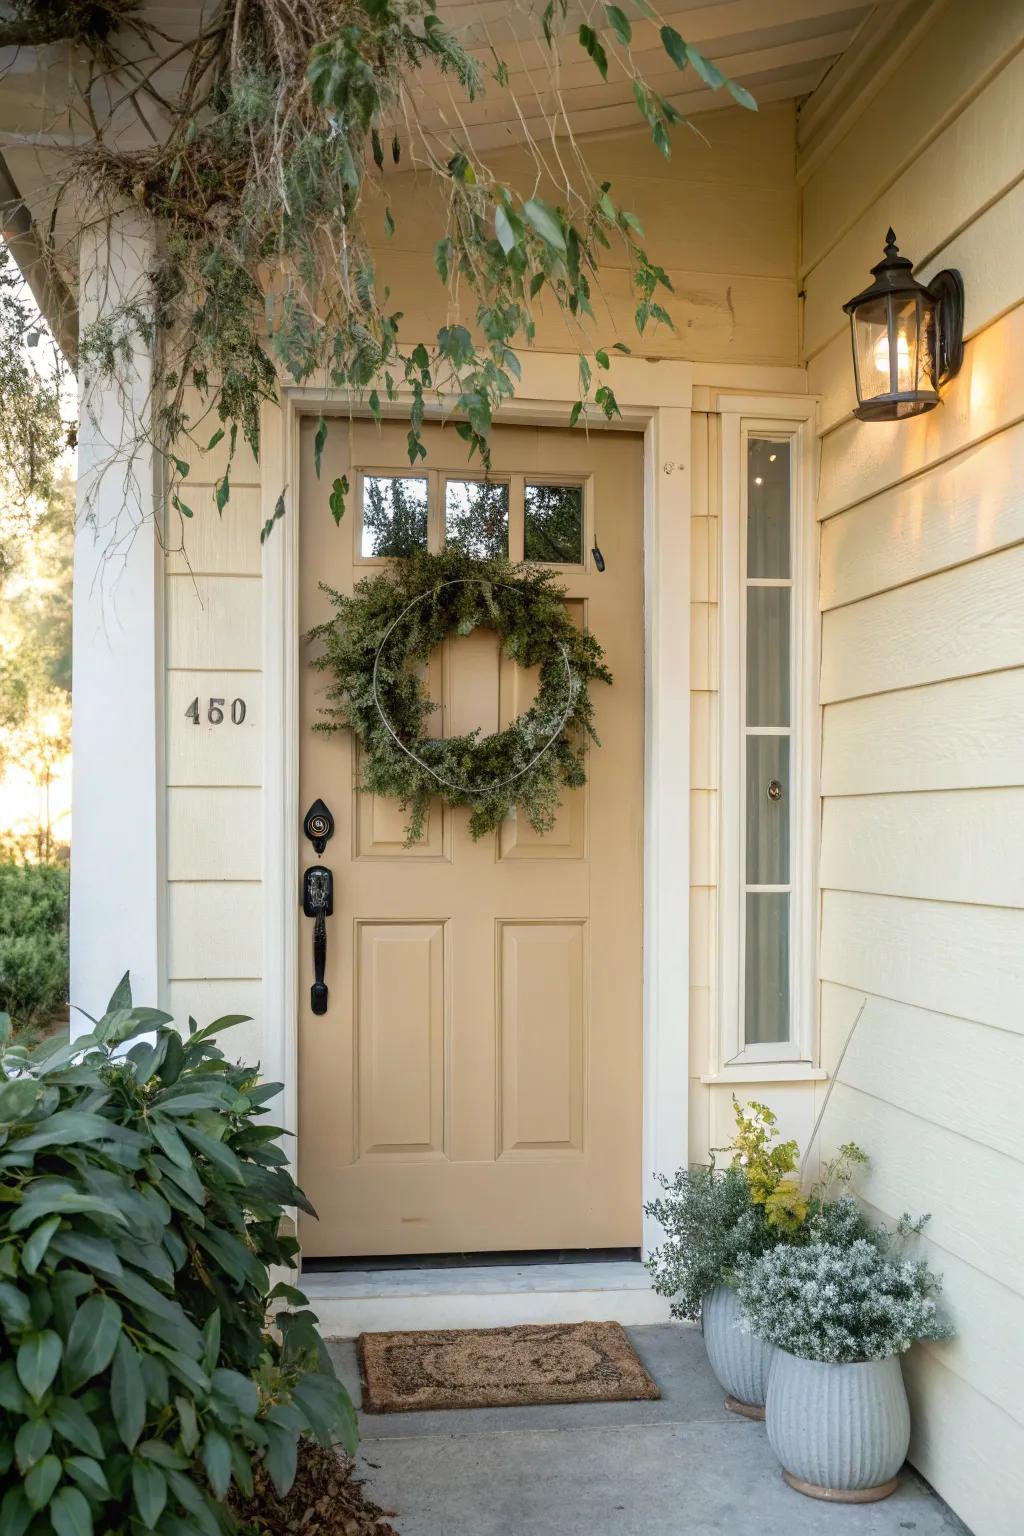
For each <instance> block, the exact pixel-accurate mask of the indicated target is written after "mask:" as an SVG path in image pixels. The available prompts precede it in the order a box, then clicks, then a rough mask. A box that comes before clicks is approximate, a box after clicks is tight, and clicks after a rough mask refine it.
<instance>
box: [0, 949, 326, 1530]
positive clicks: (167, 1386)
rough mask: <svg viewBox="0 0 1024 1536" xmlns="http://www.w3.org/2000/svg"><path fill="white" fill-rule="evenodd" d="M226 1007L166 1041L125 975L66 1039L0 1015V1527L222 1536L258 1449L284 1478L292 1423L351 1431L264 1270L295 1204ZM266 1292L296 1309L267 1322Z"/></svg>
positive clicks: (308, 1341) (309, 1323)
mask: <svg viewBox="0 0 1024 1536" xmlns="http://www.w3.org/2000/svg"><path fill="white" fill-rule="evenodd" d="M236 1022H239V1020H238V1019H236V1018H224V1019H219V1020H218V1021H217V1022H216V1023H214V1024H211V1025H210V1026H209V1027H208V1028H206V1029H199V1028H197V1027H196V1025H195V1023H194V1021H192V1020H190V1021H189V1033H188V1035H187V1036H186V1037H185V1038H182V1037H181V1036H180V1035H179V1034H178V1032H177V1031H176V1030H175V1029H173V1028H172V1027H170V1020H169V1019H168V1016H167V1015H166V1014H162V1013H158V1012H157V1011H155V1010H153V1009H147V1008H136V1007H133V1006H132V1002H131V995H130V991H129V990H128V988H127V978H126V979H125V982H124V983H122V986H121V987H120V988H119V989H118V993H116V994H115V996H114V998H113V999H112V1000H111V1006H110V1009H109V1011H108V1012H107V1014H106V1015H105V1016H104V1017H103V1018H102V1019H100V1020H99V1021H98V1022H97V1023H96V1024H95V1027H94V1029H93V1031H92V1033H91V1034H90V1035H87V1036H85V1037H83V1038H80V1039H78V1040H76V1041H73V1042H72V1043H71V1044H70V1045H68V1044H61V1043H60V1042H53V1041H50V1042H48V1043H47V1044H46V1045H44V1046H42V1047H38V1048H37V1049H35V1050H34V1051H29V1050H28V1049H27V1048H25V1047H24V1046H21V1045H19V1044H17V1043H11V1040H10V1025H9V1021H8V1020H6V1019H2V1020H0V1323H2V1334H0V1479H2V1482H0V1486H5V1487H6V1489H7V1491H6V1493H5V1494H4V1496H3V1500H2V1503H0V1531H2V1532H3V1536H43V1533H52V1536H106V1533H111V1536H113V1533H118V1536H121V1533H125V1536H136V1533H142V1532H148V1531H155V1532H159V1533H160V1536H219V1533H221V1532H227V1531H231V1530H233V1529H234V1525H233V1521H232V1517H231V1515H230V1514H229V1513H228V1511H227V1507H226V1505H225V1502H224V1501H225V1499H226V1496H227V1495H228V1492H229V1489H230V1486H231V1484H232V1482H234V1483H235V1484H236V1485H237V1487H238V1489H240V1490H241V1491H242V1492H243V1493H247V1492H249V1491H251V1487H252V1466H253V1463H254V1462H257V1461H259V1460H263V1461H264V1462H265V1464H266V1468H267V1471H268V1473H269V1475H270V1477H271V1479H272V1481H273V1482H274V1484H275V1486H276V1487H277V1488H278V1489H279V1490H280V1491H285V1490H286V1489H287V1488H288V1487H289V1486H290V1483H291V1481H292V1479H293V1477H294V1475H295V1467H296V1456H297V1447H298V1441H299V1438H300V1436H301V1435H302V1434H308V1435H311V1436H314V1437H315V1438H317V1439H318V1440H320V1442H321V1443H322V1444H325V1445H330V1444H332V1443H334V1442H335V1441H337V1440H339V1439H340V1440H342V1441H343V1442H344V1443H345V1444H346V1445H347V1446H349V1448H351V1447H352V1446H353V1445H354V1419H353V1413H352V1407H351V1404H350V1402H349V1400H348V1397H347V1395H346V1394H345V1392H344V1389H343V1388H342V1387H341V1385H340V1384H339V1383H338V1381H337V1380H336V1378H335V1376H334V1373H333V1369H332V1367H331V1365H330V1361H329V1359H328V1358H327V1355H326V1351H325V1349H324V1346H323V1344H322V1341H321V1340H320V1338H319V1335H318V1334H317V1331H316V1326H315V1319H314V1318H313V1316H312V1314H311V1313H310V1312H308V1311H306V1310H305V1309H304V1308H303V1305H302V1304H303V1302H304V1298H303V1297H302V1296H301V1295H300V1293H299V1292H297V1291H295V1290H293V1289H291V1288H290V1287H289V1286H287V1285H283V1284H278V1285H276V1286H273V1287H272V1286H271V1283H270V1275H269V1270H270V1267H271V1266H290V1265H292V1264H293V1261H294V1255H295V1252H296V1249H297V1244H296V1243H295V1241H294V1239H293V1238H291V1237H290V1236H287V1235H284V1234H283V1233H282V1232H281V1217H282V1214H283V1212H284V1210H285V1208H287V1207H290V1206H299V1207H301V1208H302V1209H309V1207H308V1205H307V1203H306V1201H305V1199H304V1197H303V1195H302V1194H301V1192H300V1191H299V1190H298V1189H297V1188H296V1186H295V1184H294V1183H293V1181H292V1179H291V1177H290V1175H289V1173H288V1171H287V1168H286V1166H285V1164H286V1158H285V1154H284V1153H283V1152H282V1151H281V1149H280V1146H279V1144H278V1143H279V1139H280V1135H281V1133H280V1131H279V1130H278V1129H277V1128H276V1127H274V1126H272V1125H267V1124H265V1123H263V1116H264V1115H265V1113H266V1110H265V1104H266V1101H267V1100H269V1099H271V1098H272V1097H273V1096H274V1094H275V1093H276V1092H277V1091H278V1089H277V1086H276V1085H274V1084H264V1083H260V1082H259V1080H258V1076H257V1073H256V1071H255V1069H254V1068H251V1067H245V1066H240V1065H239V1066H235V1065H231V1064H229V1062H228V1061H227V1060H226V1059H225V1057H224V1055H223V1054H222V1052H221V1051H220V1050H219V1049H218V1047H217V1045H216V1043H215V1036H216V1034H217V1033H218V1032H219V1031H221V1030H223V1029H226V1028H227V1027H228V1026H230V1025H231V1024H232V1023H236ZM142 1031H150V1033H149V1035H148V1036H147V1038H146V1039H145V1040H144V1041H142V1042H139V1043H135V1044H133V1045H130V1046H129V1045H128V1044H127V1042H129V1041H131V1040H132V1039H133V1038H134V1037H136V1036H138V1035H139V1034H140V1033H141V1032H142ZM268 1303H281V1304H282V1305H284V1304H288V1306H289V1308H290V1307H291V1306H292V1305H293V1304H294V1305H297V1306H298V1310H283V1311H281V1312H279V1313H278V1314H277V1316H276V1318H275V1325H276V1335H275V1334H271V1333H270V1332H268V1331H267V1327H266V1312H267V1306H268Z"/></svg>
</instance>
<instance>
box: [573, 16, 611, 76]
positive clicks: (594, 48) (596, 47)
mask: <svg viewBox="0 0 1024 1536" xmlns="http://www.w3.org/2000/svg"><path fill="white" fill-rule="evenodd" d="M579 39H580V44H581V45H582V47H584V48H585V49H586V50H587V52H588V53H589V55H590V57H591V58H592V59H593V61H594V63H595V64H596V65H597V68H598V73H599V74H600V76H601V79H602V80H607V79H608V55H607V54H606V53H605V51H604V46H603V44H602V42H601V39H600V38H599V37H598V35H597V33H596V32H595V31H594V29H593V27H589V26H587V24H586V22H584V23H583V25H582V26H581V27H580V30H579Z"/></svg>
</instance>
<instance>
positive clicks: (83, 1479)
mask: <svg viewBox="0 0 1024 1536" xmlns="http://www.w3.org/2000/svg"><path fill="white" fill-rule="evenodd" d="M64 1470H65V1472H68V1473H70V1475H71V1476H72V1477H73V1478H74V1480H75V1482H76V1483H80V1484H81V1486H82V1487H83V1488H84V1489H86V1491H87V1492H89V1493H91V1494H92V1496H93V1498H94V1499H109V1498H110V1484H109V1483H108V1482H107V1474H106V1473H105V1472H104V1470H103V1468H102V1467H101V1466H100V1464H99V1462H98V1461H95V1460H94V1459H93V1458H92V1457H91V1456H66V1457H65V1458H64Z"/></svg>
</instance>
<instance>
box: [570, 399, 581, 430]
mask: <svg viewBox="0 0 1024 1536" xmlns="http://www.w3.org/2000/svg"><path fill="white" fill-rule="evenodd" d="M582 411H583V401H582V400H577V401H576V403H575V405H574V406H573V408H572V410H571V411H570V412H569V425H570V427H574V426H575V425H576V423H577V422H578V421H579V419H580V415H581V413H582Z"/></svg>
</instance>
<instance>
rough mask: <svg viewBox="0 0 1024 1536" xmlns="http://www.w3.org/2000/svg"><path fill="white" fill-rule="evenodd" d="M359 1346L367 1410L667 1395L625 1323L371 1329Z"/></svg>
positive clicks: (502, 1405) (519, 1404)
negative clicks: (412, 1330)
mask: <svg viewBox="0 0 1024 1536" xmlns="http://www.w3.org/2000/svg"><path fill="white" fill-rule="evenodd" d="M358 1350H359V1369H360V1373H361V1375H362V1379H363V1410H364V1412H366V1413H409V1412H411V1411H413V1410H414V1409H418V1408H509V1407H522V1406H524V1405H526V1404H531V1403H538V1404H539V1403H620V1402H630V1401H634V1400H636V1399H638V1398H657V1397H660V1396H661V1393H660V1391H659V1390H658V1387H657V1384H656V1383H655V1382H654V1381H653V1379H652V1378H651V1377H650V1376H649V1375H648V1373H647V1372H646V1371H645V1370H644V1367H643V1366H642V1365H641V1364H640V1361H639V1360H638V1358H637V1355H636V1352H635V1350H634V1349H633V1346H632V1344H631V1343H630V1342H629V1339H628V1338H627V1337H626V1334H625V1332H624V1331H623V1329H622V1328H621V1327H620V1326H619V1324H618V1323H557V1324H545V1325H537V1324H531V1325H523V1326H521V1327H518V1328H461V1329H453V1330H449V1331H438V1332H423V1333H364V1334H361V1335H360V1337H359V1341H358Z"/></svg>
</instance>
